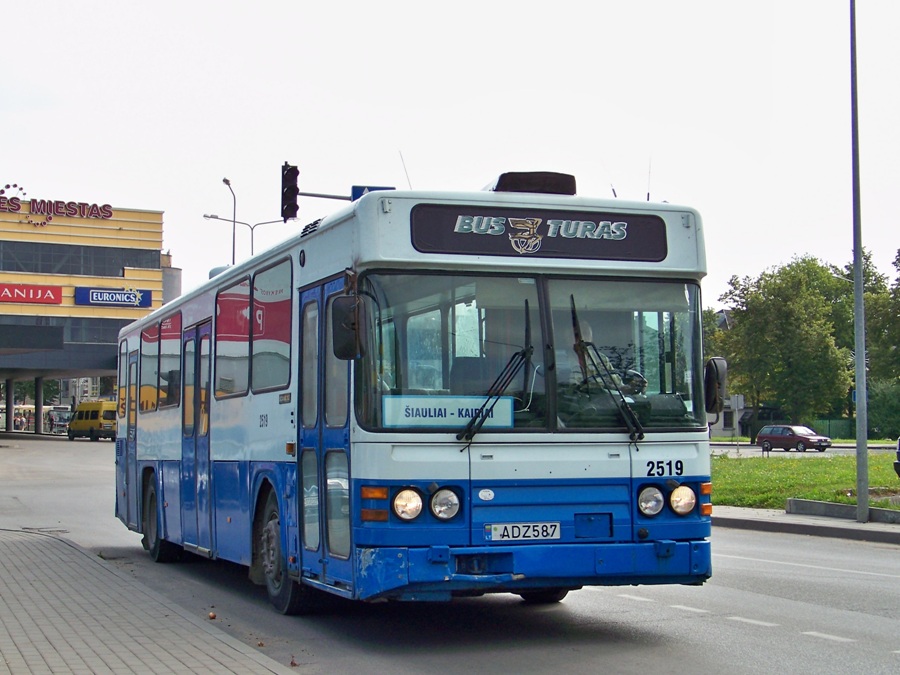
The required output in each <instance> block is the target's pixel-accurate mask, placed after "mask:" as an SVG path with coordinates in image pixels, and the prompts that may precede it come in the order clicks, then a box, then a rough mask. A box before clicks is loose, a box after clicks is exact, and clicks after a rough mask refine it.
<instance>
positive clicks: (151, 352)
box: [140, 324, 159, 412]
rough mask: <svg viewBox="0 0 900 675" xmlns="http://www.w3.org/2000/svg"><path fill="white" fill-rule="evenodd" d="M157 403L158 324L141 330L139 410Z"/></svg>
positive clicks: (147, 408)
mask: <svg viewBox="0 0 900 675" xmlns="http://www.w3.org/2000/svg"><path fill="white" fill-rule="evenodd" d="M158 405H159V324H153V325H152V326H149V327H147V328H145V329H144V330H142V331H141V403H140V408H141V412H149V411H151V410H156V408H157V406H158Z"/></svg>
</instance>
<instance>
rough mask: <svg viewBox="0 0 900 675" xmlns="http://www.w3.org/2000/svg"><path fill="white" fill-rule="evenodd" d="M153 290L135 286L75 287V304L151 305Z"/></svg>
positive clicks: (107, 305)
mask: <svg viewBox="0 0 900 675" xmlns="http://www.w3.org/2000/svg"><path fill="white" fill-rule="evenodd" d="M152 303H153V292H152V291H146V290H138V289H135V288H89V287H86V286H76V287H75V304H76V305H90V306H93V307H96V306H103V307H150V306H151V305H152Z"/></svg>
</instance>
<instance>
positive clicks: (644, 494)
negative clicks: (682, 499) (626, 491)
mask: <svg viewBox="0 0 900 675" xmlns="http://www.w3.org/2000/svg"><path fill="white" fill-rule="evenodd" d="M665 504H666V500H665V497H663V493H662V492H661V491H660V489H659V488H656V487H645V488H644V489H643V490H641V494H639V495H638V508H639V509H640V510H641V513H643V514H644V515H645V516H655V515H657V514H658V513H659V512H660V511H662V510H663V506H665Z"/></svg>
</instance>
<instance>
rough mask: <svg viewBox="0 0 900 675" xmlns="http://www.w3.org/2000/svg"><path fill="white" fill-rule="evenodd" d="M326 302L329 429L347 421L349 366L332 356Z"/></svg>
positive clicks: (329, 307)
mask: <svg viewBox="0 0 900 675" xmlns="http://www.w3.org/2000/svg"><path fill="white" fill-rule="evenodd" d="M333 299H334V298H333V297H332V298H331V299H329V302H328V309H327V312H328V316H327V318H326V320H325V333H326V334H325V344H326V345H328V347H327V348H326V349H325V424H327V425H328V426H330V427H340V426H343V425H344V423H345V422H346V421H347V387H348V372H349V368H350V364H349V362H348V361H341V360H340V359H338V358H337V357H336V356H335V355H334V349H332V348H331V346H332V336H331V303H332V301H333Z"/></svg>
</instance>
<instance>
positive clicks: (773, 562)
mask: <svg viewBox="0 0 900 675" xmlns="http://www.w3.org/2000/svg"><path fill="white" fill-rule="evenodd" d="M713 557H714V558H729V559H731V560H746V561H748V562H758V563H765V564H767V565H785V566H787V567H805V568H807V569H811V570H821V571H824V572H845V573H847V574H864V575H867V576H870V577H887V578H888V579H900V574H883V573H881V572H864V571H861V570H848V569H844V568H842V567H822V566H820V565H807V564H806V563H792V562H784V561H782V560H766V559H764V558H747V557H745V556H742V555H723V554H721V553H713Z"/></svg>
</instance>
